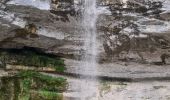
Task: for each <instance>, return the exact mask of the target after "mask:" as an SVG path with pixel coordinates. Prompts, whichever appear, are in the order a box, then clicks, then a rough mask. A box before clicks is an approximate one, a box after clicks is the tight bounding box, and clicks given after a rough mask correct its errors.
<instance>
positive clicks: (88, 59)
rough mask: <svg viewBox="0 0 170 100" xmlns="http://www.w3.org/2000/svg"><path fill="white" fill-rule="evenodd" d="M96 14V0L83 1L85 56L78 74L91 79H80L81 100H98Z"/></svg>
mask: <svg viewBox="0 0 170 100" xmlns="http://www.w3.org/2000/svg"><path fill="white" fill-rule="evenodd" d="M97 18H98V14H97V8H96V0H84V13H83V20H82V22H83V28H84V31H83V32H84V39H85V42H84V49H85V55H84V57H83V60H82V65H81V69H80V73H81V74H83V75H90V76H92V77H90V78H89V77H88V78H85V77H81V79H82V81H81V90H80V92H81V98H80V99H81V100H98V98H97V97H98V96H97V92H98V81H97V78H96V77H95V76H96V73H97V59H96V56H97V46H96V44H97V39H96V37H97V35H96V34H97V32H96V22H97Z"/></svg>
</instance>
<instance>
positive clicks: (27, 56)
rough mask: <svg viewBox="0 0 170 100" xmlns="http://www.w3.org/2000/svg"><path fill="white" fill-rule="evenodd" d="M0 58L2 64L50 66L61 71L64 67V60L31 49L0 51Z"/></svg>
mask: <svg viewBox="0 0 170 100" xmlns="http://www.w3.org/2000/svg"><path fill="white" fill-rule="evenodd" d="M0 60H1V61H2V62H3V64H4V65H5V64H11V65H24V66H34V67H52V68H55V69H56V71H58V72H63V71H64V70H65V69H66V68H65V64H64V60H63V59H61V58H59V57H55V56H48V55H45V54H38V53H36V52H33V51H29V50H27V51H26V50H24V51H2V50H1V51H0Z"/></svg>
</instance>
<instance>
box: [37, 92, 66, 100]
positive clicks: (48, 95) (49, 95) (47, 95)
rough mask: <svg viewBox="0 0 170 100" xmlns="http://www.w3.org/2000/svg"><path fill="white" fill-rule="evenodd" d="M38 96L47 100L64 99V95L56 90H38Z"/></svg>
mask: <svg viewBox="0 0 170 100" xmlns="http://www.w3.org/2000/svg"><path fill="white" fill-rule="evenodd" d="M38 96H39V97H41V98H43V99H45V100H62V99H63V95H61V94H58V93H55V92H49V91H38Z"/></svg>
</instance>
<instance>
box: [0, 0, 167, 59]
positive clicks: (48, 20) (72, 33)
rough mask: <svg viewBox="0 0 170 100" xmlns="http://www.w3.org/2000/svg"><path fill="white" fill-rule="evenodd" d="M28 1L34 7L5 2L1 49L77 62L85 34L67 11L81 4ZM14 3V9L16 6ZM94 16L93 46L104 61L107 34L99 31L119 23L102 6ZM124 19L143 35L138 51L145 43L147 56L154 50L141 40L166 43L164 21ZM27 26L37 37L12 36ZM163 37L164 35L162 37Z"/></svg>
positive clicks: (133, 16)
mask: <svg viewBox="0 0 170 100" xmlns="http://www.w3.org/2000/svg"><path fill="white" fill-rule="evenodd" d="M28 1H29V2H31V3H32V4H33V3H34V2H35V3H34V5H31V3H30V5H23V2H22V3H20V2H19V0H12V2H9V3H8V4H7V5H6V10H0V16H1V18H0V26H1V27H0V41H1V43H0V45H1V47H3V48H22V47H24V46H31V47H36V48H41V49H43V50H44V51H45V52H49V53H53V54H59V55H62V56H63V57H66V58H67V57H68V58H74V59H78V58H79V57H80V56H81V55H82V53H83V51H84V48H83V44H84V35H85V34H84V32H83V28H82V22H81V18H78V17H76V16H72V15H71V14H72V12H69V11H71V10H73V11H74V13H76V11H78V10H76V7H77V4H81V3H78V2H80V1H79V0H74V1H73V0H66V1H65V0H64V1H63V0H62V1H61V0H52V1H51V4H49V2H47V1H46V0H45V1H41V0H38V1H32V0H28ZM28 1H27V2H28ZM15 2H16V3H17V4H18V5H16V3H15ZM24 2H25V1H24ZM114 2H115V0H99V3H103V5H108V4H112V3H114ZM36 3H41V4H42V5H49V6H50V8H49V9H46V7H47V6H44V7H45V8H42V7H39V6H35V4H36ZM72 6H74V7H73V8H74V9H72ZM63 7H65V8H63ZM51 10H54V12H51ZM167 11H168V9H167ZM98 13H99V18H98V21H97V29H98V41H99V42H98V44H96V45H97V46H98V51H99V55H98V57H99V58H100V59H106V58H107V53H106V51H107V50H104V42H105V39H106V38H105V37H104V36H105V34H107V31H106V30H104V29H102V27H107V26H108V25H109V24H110V23H115V24H116V23H117V24H119V21H116V20H114V19H115V17H114V16H111V13H110V11H109V7H108V6H104V7H103V6H99V7H98ZM165 15H166V16H168V13H166V12H165V13H164V14H162V15H161V16H162V17H164V18H165ZM126 18H127V19H134V20H135V21H136V22H137V23H138V25H139V29H140V31H141V33H143V34H142V35H139V36H138V40H137V41H138V42H139V43H141V44H142V45H141V47H140V48H142V47H143V45H145V43H146V44H147V47H149V49H147V50H148V51H146V52H147V53H149V50H150V49H154V48H152V47H150V45H151V44H152V42H146V41H147V40H148V38H145V39H144V37H147V36H150V35H153V34H154V35H155V34H157V35H161V37H163V39H164V40H163V41H166V40H168V39H169V38H168V36H169V34H167V33H168V32H169V22H168V21H166V20H159V19H154V18H145V17H142V16H140V15H136V14H135V13H134V14H130V13H129V14H127V15H126ZM166 18H168V17H166ZM113 20H114V21H113ZM28 23H34V24H35V25H36V26H37V31H36V33H37V34H38V37H30V36H27V35H26V36H24V38H23V37H18V36H16V33H15V32H14V31H13V30H15V29H18V28H24V26H25V25H26V24H28ZM113 27H114V25H113V26H109V28H111V29H112V28H113ZM129 30H130V29H129V28H125V29H124V30H122V33H123V32H128V31H129ZM33 31H34V30H33ZM112 32H113V31H112ZM163 33H164V34H166V35H164V34H163ZM128 34H129V33H128ZM132 37H133V36H132ZM132 37H131V38H132ZM155 37H156V36H155ZM109 38H110V39H111V41H114V40H113V39H115V36H113V35H112V36H110V37H109ZM140 38H141V39H140ZM161 39H162V38H155V39H152V38H149V41H161ZM145 40H146V41H145ZM133 41H136V40H133V39H131V43H133ZM142 41H143V42H142ZM118 42H120V41H118ZM166 42H168V41H166ZM148 43H150V45H148ZM120 44H122V43H120ZM120 44H119V45H120ZM122 45H123V44H122ZM105 46H106V45H105ZM107 46H109V45H107ZM129 46H132V47H133V48H136V47H135V45H129ZM139 46H140V45H139ZM109 48H112V47H109ZM159 49H160V48H158V50H157V52H162V51H166V50H162V49H161V51H159ZM145 50H146V49H143V50H141V51H142V53H143V51H145ZM134 51H135V50H134ZM134 51H133V50H132V51H130V55H131V54H133V57H136V56H138V55H136V53H134ZM110 52H112V51H110ZM118 52H120V54H121V55H125V54H124V52H126V50H124V49H122V51H121V50H120V49H119V51H118ZM131 52H132V53H131ZM146 52H144V56H145V55H146V57H144V58H147V59H149V57H147V55H148V54H147V53H146ZM122 53H123V54H122ZM151 54H152V53H151ZM156 56H157V57H156V59H160V58H159V56H160V55H156ZM133 57H132V58H133ZM130 58H131V57H130ZM137 58H138V57H137ZM139 58H140V57H139ZM109 59H110V58H109ZM134 59H136V58H134Z"/></svg>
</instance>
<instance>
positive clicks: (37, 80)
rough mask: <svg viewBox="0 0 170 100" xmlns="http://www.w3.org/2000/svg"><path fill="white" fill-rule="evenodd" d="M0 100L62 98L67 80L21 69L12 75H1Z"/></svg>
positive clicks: (50, 99)
mask: <svg viewBox="0 0 170 100" xmlns="http://www.w3.org/2000/svg"><path fill="white" fill-rule="evenodd" d="M1 82H2V83H1V84H2V85H1V86H0V94H1V95H0V100H11V98H12V100H62V98H63V97H62V93H63V92H64V91H65V90H66V89H67V85H68V83H67V80H66V79H64V78H61V77H51V76H49V75H44V74H41V73H39V72H35V71H22V72H19V73H18V74H16V75H15V76H12V77H3V78H2V79H1Z"/></svg>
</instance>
